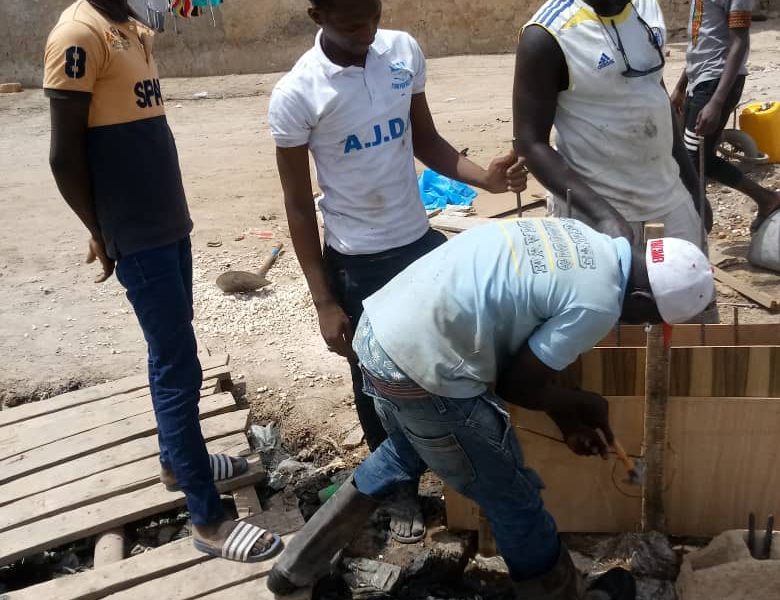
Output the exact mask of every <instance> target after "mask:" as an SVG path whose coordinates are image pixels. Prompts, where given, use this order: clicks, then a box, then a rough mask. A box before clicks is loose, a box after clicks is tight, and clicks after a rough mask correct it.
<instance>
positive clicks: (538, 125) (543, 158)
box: [512, 26, 633, 240]
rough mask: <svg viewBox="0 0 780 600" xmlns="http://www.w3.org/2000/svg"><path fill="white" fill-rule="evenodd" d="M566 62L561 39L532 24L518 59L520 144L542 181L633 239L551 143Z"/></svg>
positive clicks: (608, 229) (598, 222)
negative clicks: (559, 44)
mask: <svg viewBox="0 0 780 600" xmlns="http://www.w3.org/2000/svg"><path fill="white" fill-rule="evenodd" d="M565 72H566V62H565V59H564V57H563V52H561V49H560V47H559V46H558V44H557V43H556V42H555V40H554V39H553V38H552V37H551V36H550V34H549V33H547V32H546V31H545V30H544V29H542V28H541V27H535V26H531V27H528V28H527V29H526V30H525V31H524V32H523V35H522V36H521V38H520V43H519V45H518V48H517V56H516V61H515V85H514V94H513V103H512V104H513V113H514V117H513V121H514V136H515V143H516V150H517V153H518V154H519V155H520V156H523V157H525V159H526V164H527V165H528V168H529V169H530V171H531V172H532V173H533V174H534V176H535V177H536V178H537V179H538V180H539V182H540V183H541V184H542V185H543V186H544V187H546V188H547V189H548V190H550V191H552V192H553V193H554V194H555V195H556V196H558V197H560V198H563V197H565V196H566V190H567V189H570V190H571V198H572V204H573V205H574V206H576V207H577V208H578V209H579V210H580V211H582V212H583V213H584V214H585V215H586V216H587V217H588V219H589V220H590V221H591V222H592V223H593V224H594V225H595V227H596V229H598V230H599V231H602V232H604V233H607V234H609V235H611V236H613V237H621V236H622V237H625V238H627V239H629V240H632V239H633V233H632V231H631V228H630V227H629V225H628V223H627V222H626V220H625V219H624V218H623V217H622V216H621V215H620V213H619V212H618V211H616V210H615V209H614V208H612V206H611V205H610V204H609V203H608V202H607V201H606V200H605V199H604V198H602V197H601V196H600V195H598V194H597V193H596V192H594V191H593V190H592V189H591V188H590V187H589V186H588V185H587V183H586V182H585V181H583V180H582V179H581V178H580V177H579V175H577V174H576V173H574V171H572V170H571V169H570V168H569V167H568V165H567V164H566V162H565V161H564V160H563V158H562V157H561V156H560V155H559V154H558V153H557V152H556V151H555V150H554V149H553V148H552V147H551V146H550V132H551V131H552V127H553V122H554V120H555V107H556V103H557V98H558V92H559V90H560V89H561V88H562V87H563V83H564V82H563V80H562V78H563V75H562V74H563V73H565Z"/></svg>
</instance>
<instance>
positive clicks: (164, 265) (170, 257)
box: [116, 238, 279, 560]
mask: <svg viewBox="0 0 780 600" xmlns="http://www.w3.org/2000/svg"><path fill="white" fill-rule="evenodd" d="M116 275H117V278H118V279H119V281H120V283H121V284H122V285H123V286H124V287H125V289H126V290H127V298H128V300H129V301H130V303H131V304H132V305H133V309H134V310H135V313H136V316H137V317H138V321H139V323H140V325H141V329H142V330H143V333H144V337H145V338H146V342H147V344H148V347H149V365H150V374H149V376H150V384H151V390H152V402H153V406H154V412H155V416H156V418H157V427H158V431H159V440H160V448H161V459H162V461H163V462H162V467H163V473H162V476H161V479H163V480H164V479H166V478H168V479H170V480H172V481H173V483H175V484H176V485H177V486H178V487H179V488H181V489H182V490H183V491H184V494H185V496H186V498H187V507H188V509H189V511H190V514H191V517H192V524H193V528H194V534H193V537H194V538H195V542H196V545H197V544H198V543H202V544H205V545H207V546H209V548H214V549H216V550H215V551H216V552H217V553H218V552H219V549H221V548H222V545H223V544H224V543H225V541H226V540H227V539H228V538H229V536H230V534H231V532H232V531H233V530H234V529H235V528H236V523H235V522H233V521H231V520H229V519H227V518H226V516H225V512H224V509H223V507H222V502H221V500H220V497H219V494H218V493H217V488H216V486H215V485H214V472H213V471H212V465H211V461H210V458H209V455H208V453H207V451H206V444H205V442H204V440H203V435H202V433H201V429H200V420H199V415H198V403H199V401H200V387H201V383H202V372H201V367H200V362H199V361H198V351H197V344H196V341H195V332H194V331H193V329H192V253H191V246H190V240H189V238H185V239H183V240H181V241H179V242H176V243H173V244H169V245H167V246H163V247H161V248H155V249H152V250H145V251H142V252H138V253H136V254H132V255H129V256H124V257H120V258H119V259H118V260H117V265H116ZM231 460H233V459H231ZM238 462H240V461H238ZM238 462H234V463H233V465H234V466H236V467H237V466H238ZM258 531H260V530H259V529H258ZM256 533H257V532H254V534H253V535H256ZM278 547H279V543H278V536H274V535H273V534H270V533H268V532H265V533H262V534H260V535H257V537H256V538H255V541H254V543H253V545H252V546H251V547H249V548H246V550H247V551H248V553H247V556H249V557H250V558H252V559H255V560H257V559H259V558H260V557H261V556H262V557H267V556H266V553H267V555H268V556H270V553H271V551H272V550H273V551H275V550H276V549H278ZM201 549H202V548H201ZM204 551H205V550H204ZM210 553H212V552H210Z"/></svg>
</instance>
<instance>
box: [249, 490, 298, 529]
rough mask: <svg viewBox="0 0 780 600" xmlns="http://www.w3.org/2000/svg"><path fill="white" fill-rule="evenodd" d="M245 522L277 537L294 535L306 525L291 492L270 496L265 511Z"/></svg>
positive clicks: (296, 498)
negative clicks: (268, 530) (267, 530)
mask: <svg viewBox="0 0 780 600" xmlns="http://www.w3.org/2000/svg"><path fill="white" fill-rule="evenodd" d="M247 520H248V521H249V522H250V523H254V524H255V525H257V526H259V527H262V528H263V529H270V530H271V531H273V532H275V533H277V534H279V535H285V534H288V533H295V532H296V531H299V530H300V529H301V528H302V527H303V526H304V524H305V523H306V522H305V521H304V520H303V515H302V514H301V509H300V508H299V507H298V497H297V496H296V495H295V494H293V493H292V492H291V491H283V492H280V493H278V494H276V495H274V496H272V497H271V498H270V500H269V501H268V509H267V510H264V511H262V512H261V513H259V514H257V515H255V516H254V517H251V518H249V519H247Z"/></svg>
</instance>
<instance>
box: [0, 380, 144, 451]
mask: <svg viewBox="0 0 780 600" xmlns="http://www.w3.org/2000/svg"><path fill="white" fill-rule="evenodd" d="M153 411H154V407H153V405H152V398H151V396H149V395H148V394H147V395H143V396H139V397H127V396H112V397H111V398H103V399H101V400H95V401H94V402H90V403H89V404H85V405H81V406H74V407H71V408H67V409H64V410H60V411H57V412H56V413H52V414H48V415H43V416H40V417H37V418H35V419H29V420H27V421H22V422H21V423H16V424H15V425H14V426H13V427H7V428H5V429H2V430H0V431H2V434H0V456H4V457H6V458H10V457H12V456H16V455H17V454H21V453H22V452H28V451H30V450H33V449H35V448H40V447H42V446H45V445H47V444H51V443H52V442H56V441H57V440H62V439H65V438H68V437H71V436H74V435H77V434H79V433H84V432H85V431H90V430H91V429H96V428H97V427H101V426H103V425H110V424H111V423H116V422H118V421H122V420H124V419H128V418H130V417H135V416H138V415H142V414H145V413H150V412H153Z"/></svg>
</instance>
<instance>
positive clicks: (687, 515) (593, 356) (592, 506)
mask: <svg viewBox="0 0 780 600" xmlns="http://www.w3.org/2000/svg"><path fill="white" fill-rule="evenodd" d="M644 340H645V333H644V330H643V328H641V327H626V326H624V327H621V328H620V332H618V331H613V332H612V333H611V334H610V335H609V336H608V337H607V338H605V340H604V341H603V342H602V343H601V344H600V345H599V346H598V347H596V348H594V349H593V350H591V351H590V352H587V353H586V354H584V355H583V356H582V357H580V359H579V360H578V361H577V362H576V363H575V364H574V365H572V366H571V367H570V368H569V369H567V370H566V371H564V372H562V373H561V374H560V376H559V379H560V381H561V382H562V383H565V384H567V385H578V386H580V387H582V388H583V389H587V390H590V391H594V392H597V393H600V394H602V395H604V396H606V397H607V398H608V400H609V403H610V422H611V424H612V427H613V430H614V431H615V434H616V435H617V436H618V437H619V438H620V440H621V441H622V442H623V445H624V446H625V447H626V450H627V451H628V452H629V453H630V454H633V455H639V454H640V452H641V446H642V432H643V405H644V384H645V380H644V374H645V349H644V348H643V347H642V346H643V345H644ZM732 342H736V343H732ZM618 343H619V344H620V345H618ZM672 344H673V348H672V355H671V389H670V396H671V397H670V399H669V412H668V423H669V431H668V438H667V439H668V444H667V452H666V465H665V467H666V468H665V473H666V488H665V493H664V496H665V498H664V499H665V504H666V516H667V519H668V530H669V532H670V533H673V534H678V535H694V536H699V535H701V536H709V535H715V534H717V533H719V532H721V531H724V530H726V529H734V528H739V527H744V523H745V520H746V519H747V515H748V513H749V512H755V513H756V514H758V515H766V514H768V513H772V512H775V513H776V512H778V511H780V469H779V468H778V464H780V325H741V326H738V327H734V326H731V325H706V326H699V325H687V326H686V325H684V326H677V327H675V328H674V337H673V342H672ZM510 413H511V414H512V421H513V424H514V426H515V431H516V433H517V435H518V438H519V440H520V443H521V444H522V446H523V451H524V454H525V459H526V463H527V465H528V466H529V467H532V468H533V469H535V470H536V471H537V472H538V473H539V474H540V475H541V477H542V479H543V480H544V482H545V485H546V489H545V490H544V492H543V496H544V500H545V503H546V506H547V508H548V509H549V510H550V512H551V513H552V515H553V516H554V517H555V519H556V522H557V523H558V526H559V528H560V529H561V531H570V532H594V533H595V532H621V531H636V530H638V529H639V525H640V506H641V500H640V488H638V487H631V486H628V485H625V484H624V483H623V482H622V480H623V478H624V476H625V474H624V469H623V468H622V467H621V466H620V464H619V463H616V461H615V460H609V461H606V462H605V461H601V460H599V459H595V458H583V457H578V456H575V455H574V454H573V453H572V452H571V451H570V450H569V449H568V448H567V447H566V446H565V445H564V444H563V443H561V442H560V441H558V440H560V432H559V431H558V430H557V428H556V426H555V425H554V424H553V422H552V421H551V420H550V419H549V418H548V417H547V416H546V415H545V414H544V413H540V412H533V411H527V410H524V409H521V408H519V407H511V409H510ZM551 438H552V439H551ZM446 497H447V517H448V523H449V526H450V527H451V528H453V529H470V530H478V531H480V538H481V540H480V545H481V547H482V548H483V549H484V550H488V551H489V550H490V548H491V547H492V540H491V539H490V535H489V528H488V527H487V523H486V521H485V520H484V519H483V518H481V517H480V513H479V510H478V508H477V507H476V506H475V505H474V504H473V503H471V502H470V501H468V500H466V499H464V498H462V497H460V496H458V495H457V494H455V493H452V492H448V493H447V495H446Z"/></svg>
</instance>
